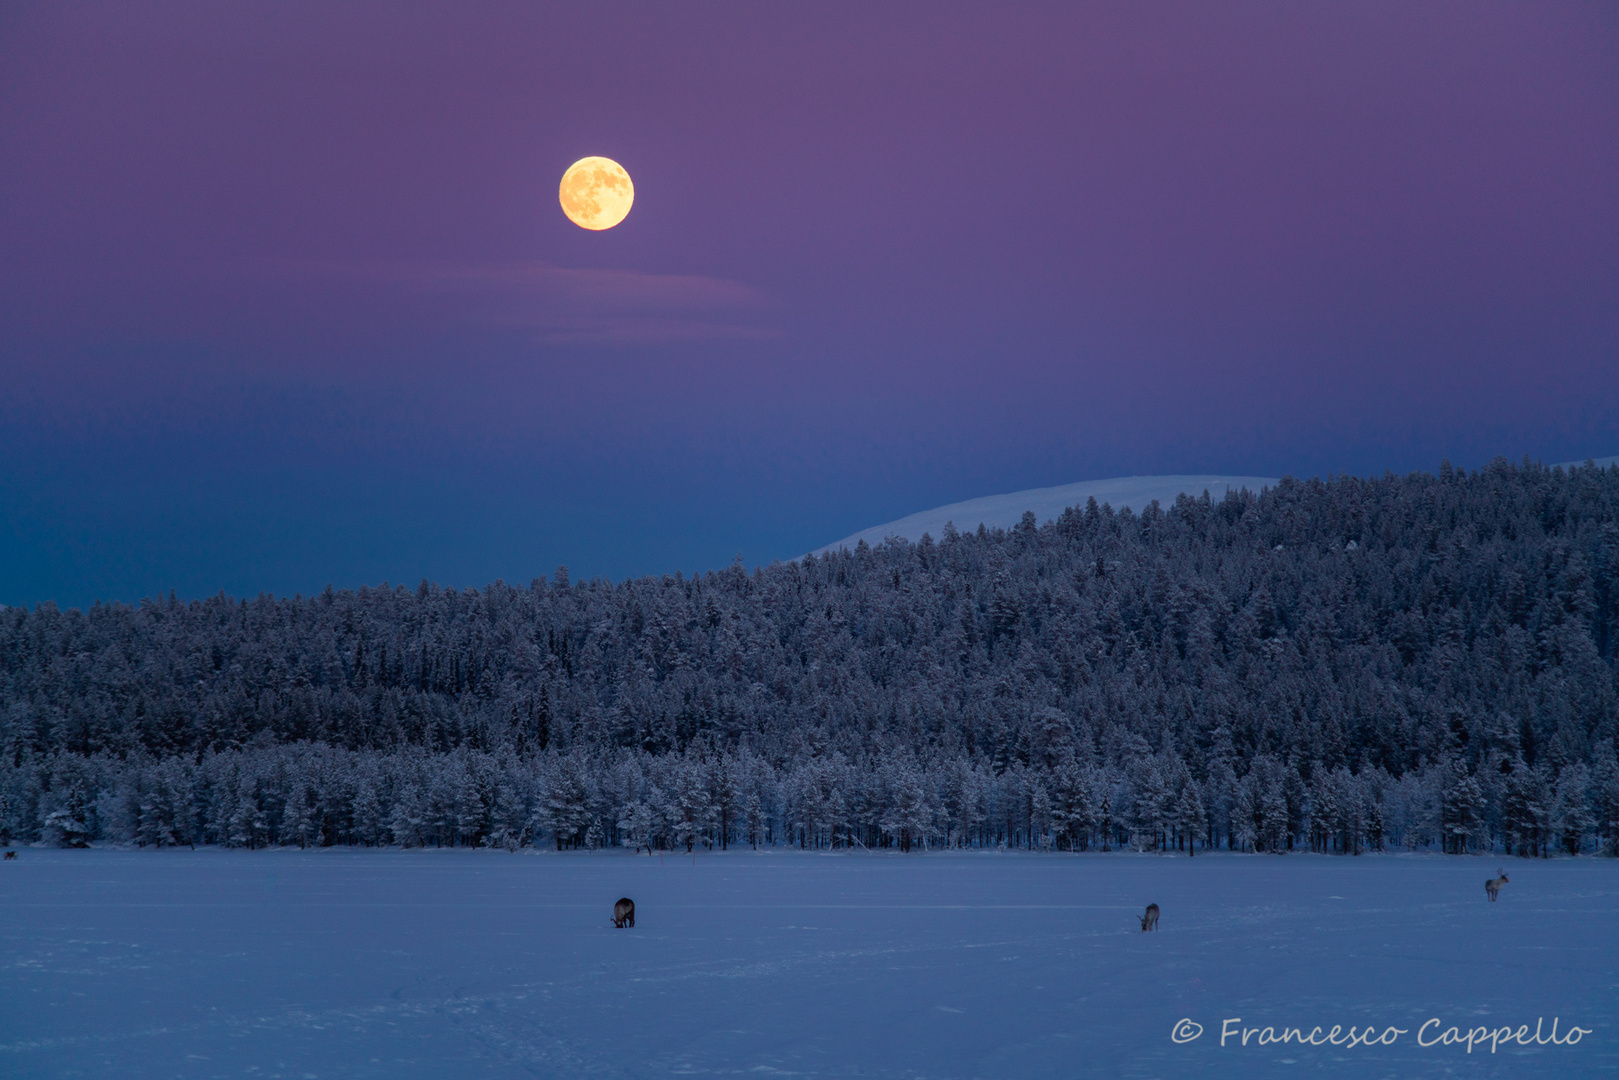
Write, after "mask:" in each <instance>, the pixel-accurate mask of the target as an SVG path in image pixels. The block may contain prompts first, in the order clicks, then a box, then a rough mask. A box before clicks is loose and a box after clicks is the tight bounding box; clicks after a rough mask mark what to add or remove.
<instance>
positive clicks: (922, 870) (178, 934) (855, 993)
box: [0, 849, 1619, 1080]
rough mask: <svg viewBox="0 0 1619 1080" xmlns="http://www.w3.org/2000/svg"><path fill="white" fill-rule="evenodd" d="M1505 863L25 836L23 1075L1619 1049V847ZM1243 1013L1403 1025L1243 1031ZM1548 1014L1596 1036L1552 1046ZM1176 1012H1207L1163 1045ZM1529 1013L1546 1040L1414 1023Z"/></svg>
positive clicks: (1149, 1064) (1181, 1062)
mask: <svg viewBox="0 0 1619 1080" xmlns="http://www.w3.org/2000/svg"><path fill="white" fill-rule="evenodd" d="M1497 865H1498V862H1497V861H1491V862H1485V861H1483V860H1481V859H1472V858H1444V857H1437V856H1426V857H1423V856H1417V857H1394V856H1376V857H1371V856H1368V857H1362V858H1358V859H1353V858H1335V857H1328V856H1302V855H1293V856H1286V857H1267V856H1246V857H1245V856H1218V855H1216V856H1210V857H1206V858H1197V859H1193V860H1187V859H1185V858H1157V857H1150V856H1133V855H1117V854H1114V855H1090V856H1073V855H1013V854H995V853H983V854H959V855H958V854H944V855H941V854H922V855H912V856H892V857H887V856H881V855H847V856H846V855H815V854H803V853H785V852H781V853H772V854H764V855H756V854H752V853H746V852H733V853H729V854H725V855H714V854H708V855H705V854H699V855H698V856H697V857H696V859H695V860H693V859H691V858H689V857H682V858H676V857H672V856H670V857H665V858H663V859H658V858H648V857H647V856H645V855H642V856H639V857H634V856H630V855H627V854H621V853H620V854H577V855H571V854H570V855H556V854H533V853H524V854H520V855H509V854H505V853H497V852H488V851H411V852H404V851H353V850H332V851H319V852H316V851H311V852H298V851H271V852H256V853H246V852H229V851H218V850H200V851H196V852H192V851H184V850H182V851H161V852H151V851H89V852H70V851H56V850H49V851H47V850H39V849H24V850H23V851H22V852H21V854H20V856H19V858H18V859H17V860H16V861H8V862H4V863H0V1076H5V1077H18V1078H20V1077H45V1076H49V1077H66V1076H105V1077H157V1076H162V1077H171V1076H173V1077H209V1076H251V1077H270V1076H286V1077H311V1076H314V1077H423V1078H426V1077H432V1078H435V1080H437V1078H452V1077H467V1078H476V1077H528V1076H610V1077H618V1076H623V1077H653V1076H658V1077H661V1076H669V1075H692V1074H705V1075H746V1076H766V1077H768V1076H781V1075H790V1076H824V1077H1008V1078H1035V1077H1065V1078H1067V1077H1086V1076H1108V1077H1146V1076H1162V1077H1236V1076H1245V1077H1246V1076H1294V1075H1330V1076H1346V1077H1396V1076H1401V1077H1403V1076H1411V1077H1417V1076H1420V1077H1435V1076H1467V1077H1472V1076H1479V1077H1495V1076H1512V1077H1519V1076H1521V1077H1543V1076H1552V1075H1561V1076H1594V1075H1611V1074H1613V1073H1615V1072H1616V1071H1619V1029H1616V1025H1615V1019H1614V1018H1615V1014H1616V1011H1619V1010H1616V1006H1619V865H1616V864H1615V863H1614V862H1613V861H1607V860H1593V859H1578V860H1553V861H1549V862H1535V861H1525V860H1509V861H1508V863H1507V872H1508V873H1509V874H1510V875H1511V878H1512V881H1511V883H1510V884H1508V885H1507V886H1506V887H1505V888H1504V889H1503V891H1502V894H1501V900H1500V902H1499V903H1496V904H1489V903H1486V902H1485V898H1484V887H1483V882H1484V878H1485V877H1486V876H1488V875H1489V874H1491V873H1493V872H1494V871H1495V869H1496V866H1497ZM620 895H627V896H630V897H633V898H634V900H635V902H636V907H637V926H636V928H635V929H634V930H623V931H617V930H614V929H613V928H612V926H611V925H610V923H609V921H608V916H609V912H610V910H611V908H612V904H613V901H614V900H616V899H618V897H619V896H620ZM1149 901H1154V902H1156V903H1158V904H1159V905H1160V906H1161V908H1162V909H1163V917H1162V923H1161V930H1160V932H1158V933H1156V934H1143V933H1141V932H1140V928H1139V924H1138V923H1137V916H1138V915H1139V913H1140V912H1141V909H1142V908H1143V907H1144V906H1145V905H1146V904H1147V903H1148V902H1149ZM1235 1017H1240V1018H1241V1022H1240V1024H1238V1025H1236V1026H1237V1027H1238V1028H1239V1029H1240V1028H1248V1029H1262V1028H1264V1027H1266V1026H1272V1027H1274V1028H1277V1029H1278V1031H1277V1032H1275V1034H1280V1033H1281V1032H1280V1029H1282V1028H1284V1027H1286V1028H1291V1027H1298V1028H1300V1029H1302V1030H1301V1032H1300V1034H1301V1035H1303V1036H1309V1035H1310V1034H1311V1029H1312V1028H1313V1027H1314V1026H1316V1025H1320V1026H1321V1028H1322V1031H1321V1032H1320V1034H1319V1035H1317V1038H1318V1039H1320V1040H1324V1039H1325V1038H1326V1037H1327V1035H1328V1034H1330V1029H1331V1027H1332V1025H1334V1024H1337V1025H1342V1027H1343V1028H1344V1030H1345V1031H1346V1032H1347V1030H1348V1029H1349V1028H1350V1027H1351V1026H1354V1027H1356V1028H1357V1030H1361V1029H1364V1028H1365V1026H1366V1025H1372V1026H1373V1027H1374V1028H1375V1029H1376V1032H1377V1034H1378V1036H1379V1037H1381V1036H1382V1035H1383V1034H1384V1032H1385V1029H1387V1028H1388V1027H1390V1026H1393V1027H1397V1028H1402V1029H1405V1033H1403V1034H1397V1035H1396V1036H1394V1037H1393V1045H1374V1046H1356V1047H1354V1048H1353V1049H1350V1048H1347V1047H1342V1046H1340V1047H1333V1046H1330V1045H1322V1046H1303V1047H1300V1046H1299V1045H1298V1044H1297V1043H1295V1042H1289V1043H1286V1044H1283V1045H1266V1046H1263V1047H1261V1046H1259V1045H1258V1040H1259V1039H1260V1038H1261V1037H1262V1036H1261V1035H1259V1034H1255V1035H1251V1036H1250V1039H1249V1045H1248V1046H1247V1047H1242V1046H1240V1045H1239V1040H1240V1035H1239V1036H1238V1037H1235V1038H1228V1039H1227V1040H1226V1046H1225V1047H1224V1048H1222V1047H1221V1046H1220V1035H1221V1030H1222V1026H1223V1022H1224V1021H1226V1020H1228V1019H1230V1018H1235ZM1542 1017H1543V1018H1544V1023H1543V1024H1542V1026H1541V1029H1540V1030H1541V1037H1542V1038H1543V1039H1544V1038H1546V1037H1547V1036H1548V1035H1549V1034H1550V1030H1551V1025H1552V1020H1553V1018H1554V1017H1556V1018H1557V1020H1558V1035H1559V1038H1562V1037H1563V1036H1564V1035H1566V1033H1567V1032H1568V1031H1569V1028H1570V1026H1571V1025H1578V1026H1579V1027H1581V1028H1585V1029H1590V1031H1591V1033H1590V1034H1585V1035H1582V1036H1581V1037H1580V1039H1579V1042H1578V1043H1577V1044H1576V1045H1572V1046H1568V1045H1555V1046H1554V1045H1550V1044H1546V1045H1534V1040H1533V1035H1534V1030H1535V1026H1536V1023H1537V1021H1538V1020H1540V1018H1542ZM1182 1018H1189V1019H1190V1020H1191V1021H1193V1022H1194V1023H1197V1024H1201V1025H1202V1028H1203V1030H1202V1035H1201V1036H1200V1037H1199V1038H1196V1039H1194V1040H1192V1041H1190V1042H1184V1043H1177V1042H1175V1041H1173V1040H1172V1038H1171V1033H1172V1030H1173V1029H1174V1028H1175V1026H1176V1024H1177V1022H1178V1021H1180V1020H1181V1019H1182ZM1429 1018H1438V1020H1439V1021H1440V1027H1439V1028H1434V1027H1429V1028H1428V1029H1427V1030H1426V1032H1425V1033H1424V1032H1421V1030H1420V1029H1421V1025H1422V1024H1423V1022H1424V1021H1426V1020H1428V1019H1429ZM1519 1025H1527V1026H1528V1032H1527V1033H1526V1034H1525V1036H1524V1038H1525V1039H1526V1040H1527V1041H1528V1042H1530V1043H1531V1045H1530V1046H1527V1047H1526V1046H1521V1045H1519V1044H1518V1043H1516V1042H1514V1043H1513V1044H1512V1045H1510V1046H1506V1045H1500V1044H1499V1043H1498V1045H1497V1047H1496V1049H1495V1052H1494V1053H1492V1052H1491V1049H1490V1045H1489V1043H1488V1041H1485V1042H1483V1043H1480V1042H1479V1041H1477V1040H1475V1042H1474V1044H1473V1049H1472V1053H1471V1054H1469V1053H1468V1052H1467V1048H1466V1046H1465V1044H1464V1045H1449V1046H1447V1045H1435V1046H1429V1047H1423V1046H1420V1045H1418V1036H1419V1034H1423V1035H1424V1037H1425V1038H1427V1039H1430V1040H1431V1039H1433V1038H1435V1037H1436V1036H1439V1035H1441V1034H1443V1031H1444V1029H1446V1028H1449V1027H1451V1026H1455V1027H1457V1028H1458V1030H1459V1031H1460V1032H1461V1033H1464V1034H1465V1033H1466V1032H1468V1031H1471V1030H1473V1029H1474V1028H1478V1027H1483V1028H1486V1029H1488V1030H1489V1031H1491V1032H1492V1033H1494V1032H1496V1031H1498V1030H1499V1029H1500V1028H1502V1027H1507V1026H1510V1027H1511V1028H1512V1032H1513V1034H1516V1033H1517V1031H1518V1026H1519ZM1187 1030H1190V1029H1187ZM1343 1038H1344V1035H1343V1034H1342V1033H1341V1034H1340V1035H1339V1039H1340V1041H1342V1040H1343Z"/></svg>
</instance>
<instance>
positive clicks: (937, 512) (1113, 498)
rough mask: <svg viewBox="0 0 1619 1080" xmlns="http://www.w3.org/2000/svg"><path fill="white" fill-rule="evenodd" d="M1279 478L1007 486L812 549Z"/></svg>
mask: <svg viewBox="0 0 1619 1080" xmlns="http://www.w3.org/2000/svg"><path fill="white" fill-rule="evenodd" d="M1279 483H1281V480H1280V479H1279V478H1277V477H1274V476H1115V477H1112V478H1111V479H1108V480H1082V481H1080V482H1079V483H1077V484H1060V485H1058V486H1057V487H1048V488H1030V489H1028V490H1027V491H1009V492H1006V493H1005V494H1001V495H983V496H980V497H979V498H976V499H968V500H966V501H965V502H958V503H950V504H949V505H947V506H936V507H934V508H933V509H932V510H922V511H918V512H917V513H915V514H910V515H908V516H906V517H902V518H900V519H898V520H897V521H890V522H888V523H886V524H883V525H873V526H872V527H871V528H869V529H862V530H860V531H859V532H857V533H855V534H854V535H852V536H845V537H844V538H843V539H842V540H839V541H838V542H836V543H834V544H828V545H826V546H825V547H820V548H816V549H815V551H814V552H812V554H815V555H825V554H826V553H827V552H829V551H837V550H838V549H839V548H848V549H849V550H851V551H853V550H854V548H855V545H857V544H859V543H860V541H862V540H864V541H865V542H866V543H868V544H870V545H871V546H872V547H876V546H877V545H878V544H880V543H882V542H883V541H884V540H887V539H888V538H889V537H891V536H899V537H903V538H904V539H906V540H909V541H910V542H911V543H913V544H914V543H916V542H917V541H918V540H920V539H922V534H923V533H927V534H929V535H931V536H932V537H933V539H935V540H938V539H939V538H940V537H942V536H944V530H945V526H946V525H954V526H955V528H956V531H957V532H972V531H974V530H975V529H977V528H978V526H980V525H983V526H984V527H985V528H989V529H1010V528H1011V527H1012V526H1014V525H1016V524H1017V523H1018V520H1019V519H1020V518H1022V517H1023V515H1024V513H1025V512H1026V511H1027V512H1032V513H1033V514H1034V516H1035V519H1036V521H1038V522H1041V523H1044V522H1047V521H1052V520H1055V519H1056V518H1060V517H1062V512H1063V511H1064V510H1066V509H1068V508H1069V507H1070V506H1077V507H1079V509H1081V510H1083V509H1085V503H1086V501H1087V500H1089V499H1095V500H1096V502H1097V504H1098V505H1102V504H1104V503H1105V504H1107V505H1109V506H1111V507H1113V509H1114V510H1115V511H1118V510H1123V509H1124V508H1125V507H1127V506H1128V507H1130V509H1132V510H1134V511H1135V512H1136V513H1137V514H1140V513H1141V511H1143V510H1145V509H1146V508H1147V506H1148V504H1149V503H1151V502H1152V501H1153V500H1154V499H1156V500H1158V503H1159V505H1160V506H1161V507H1162V508H1163V509H1164V510H1168V509H1169V508H1170V507H1171V506H1173V505H1175V499H1176V497H1177V496H1179V495H1183V494H1185V495H1191V496H1193V497H1194V498H1195V497H1197V496H1200V495H1202V494H1203V493H1204V492H1205V491H1206V492H1208V493H1209V497H1210V498H1211V499H1214V500H1215V501H1216V502H1218V501H1219V500H1221V499H1223V498H1225V496H1226V492H1227V491H1230V490H1237V491H1241V490H1243V489H1244V488H1246V489H1247V490H1249V491H1251V492H1253V493H1254V494H1255V495H1258V494H1259V493H1260V492H1261V491H1262V490H1264V489H1265V488H1267V487H1275V486H1276V485H1277V484H1279Z"/></svg>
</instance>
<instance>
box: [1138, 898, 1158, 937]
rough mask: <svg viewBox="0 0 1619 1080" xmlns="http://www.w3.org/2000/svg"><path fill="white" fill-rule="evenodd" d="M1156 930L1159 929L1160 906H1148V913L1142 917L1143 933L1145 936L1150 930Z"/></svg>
mask: <svg viewBox="0 0 1619 1080" xmlns="http://www.w3.org/2000/svg"><path fill="white" fill-rule="evenodd" d="M1156 929H1158V905H1157V904H1148V905H1147V913H1146V914H1145V915H1143V916H1141V932H1142V933H1143V934H1145V933H1146V932H1147V931H1148V930H1156Z"/></svg>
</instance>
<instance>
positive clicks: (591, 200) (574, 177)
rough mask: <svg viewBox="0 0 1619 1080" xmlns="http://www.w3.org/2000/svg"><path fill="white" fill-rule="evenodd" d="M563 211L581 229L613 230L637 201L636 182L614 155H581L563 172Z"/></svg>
mask: <svg viewBox="0 0 1619 1080" xmlns="http://www.w3.org/2000/svg"><path fill="white" fill-rule="evenodd" d="M558 197H559V198H560V199H561V200H562V212H563V213H564V214H567V215H568V220H569V221H571V222H573V223H574V224H575V225H577V226H579V227H580V228H581V229H597V230H600V229H611V228H612V227H613V226H614V225H617V224H618V223H619V222H621V221H623V220H624V217H625V215H627V214H628V213H629V212H630V204H631V203H633V202H634V201H635V185H634V184H632V183H630V174H629V173H627V172H625V171H624V166H622V165H620V164H619V163H618V162H616V161H614V160H613V159H612V158H604V157H587V158H580V159H579V160H578V161H576V162H574V163H573V164H572V165H569V166H568V171H567V172H565V173H563V174H562V190H561V191H560V192H558Z"/></svg>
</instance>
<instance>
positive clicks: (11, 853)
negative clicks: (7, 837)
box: [6, 851, 17, 859]
mask: <svg viewBox="0 0 1619 1080" xmlns="http://www.w3.org/2000/svg"><path fill="white" fill-rule="evenodd" d="M16 857H17V853H16V852H15V851H8V852H6V858H8V859H15V858H16Z"/></svg>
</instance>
